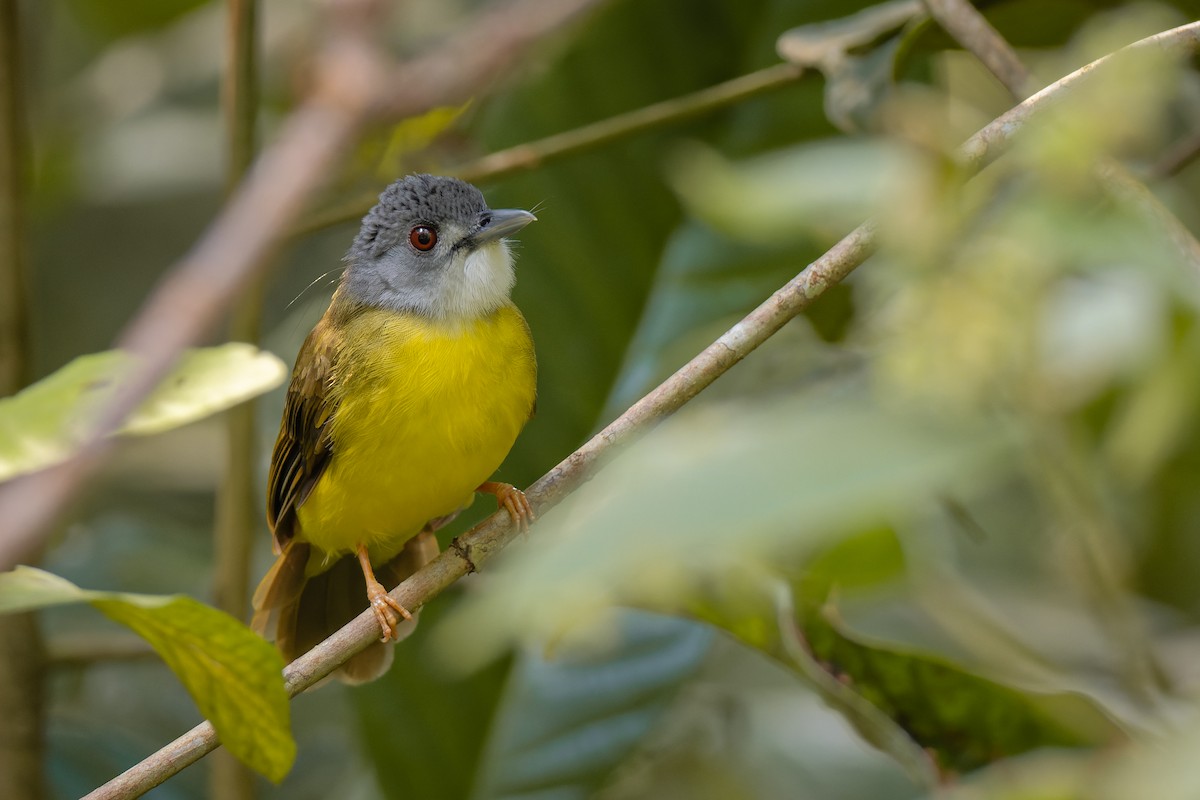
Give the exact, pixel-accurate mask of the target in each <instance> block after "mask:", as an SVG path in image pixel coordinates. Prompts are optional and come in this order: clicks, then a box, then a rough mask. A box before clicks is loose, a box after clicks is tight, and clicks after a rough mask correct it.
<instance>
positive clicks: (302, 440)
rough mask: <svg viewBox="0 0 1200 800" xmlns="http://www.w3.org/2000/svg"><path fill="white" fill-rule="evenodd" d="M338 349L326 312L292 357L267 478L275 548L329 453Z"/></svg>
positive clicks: (288, 535) (288, 533) (290, 529)
mask: <svg viewBox="0 0 1200 800" xmlns="http://www.w3.org/2000/svg"><path fill="white" fill-rule="evenodd" d="M339 350H340V337H339V336H338V333H337V330H336V328H335V326H333V325H332V324H330V322H329V314H326V316H325V317H323V318H322V319H321V321H320V322H318V323H317V325H316V327H314V328H313V330H312V333H310V334H309V335H308V338H307V339H305V340H304V345H303V346H302V347H301V348H300V354H299V355H298V356H296V366H295V368H294V369H293V370H292V382H291V384H289V385H288V391H287V399H286V400H285V401H284V406H283V421H282V423H281V424H280V426H279V437H278V438H277V439H276V440H275V449H274V451H273V452H272V453H271V469H270V472H269V473H268V477H267V523H268V524H269V525H270V526H271V535H272V536H273V537H274V539H275V552H276V553H280V552H282V551H283V548H284V546H285V545H286V544H287V543H288V541H290V540H291V539H292V537H293V536H294V535H295V527H296V509H297V508H298V507H299V506H300V504H301V503H303V502H304V500H305V498H306V497H308V495H309V493H310V492H311V491H312V490H313V487H314V486H316V484H317V480H318V479H319V478H320V477H321V473H323V472H324V471H325V468H326V467H327V466H328V465H329V459H330V458H331V457H332V456H333V443H332V441H331V440H330V436H329V421H330V419H331V418H332V417H333V414H334V412H335V411H336V410H337V401H336V399H335V398H334V397H333V392H332V388H333V384H334V379H335V375H336V369H337V356H338V352H339Z"/></svg>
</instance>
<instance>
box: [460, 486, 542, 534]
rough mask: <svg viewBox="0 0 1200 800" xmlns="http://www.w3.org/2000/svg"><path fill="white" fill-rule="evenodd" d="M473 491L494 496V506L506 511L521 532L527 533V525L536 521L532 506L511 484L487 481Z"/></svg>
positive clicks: (523, 494)
mask: <svg viewBox="0 0 1200 800" xmlns="http://www.w3.org/2000/svg"><path fill="white" fill-rule="evenodd" d="M475 491H477V492H484V493H486V494H490V495H495V497H496V504H497V505H498V506H500V507H501V508H505V509H507V510H508V515H509V516H510V517H512V521H513V522H515V523H516V524H517V527H518V528H520V529H521V531H522V532H525V531H528V530H529V523H531V522H533V521H534V520H535V519H537V517H536V516H535V515H534V513H533V506H531V505H529V500H528V498H526V497H525V493H524V492H522V491H521V490H520V489H518V488H517V487H515V486H513V485H512V484H511V483H497V482H495V481H487V482H486V483H481V484H479V488H478V489H476V490H475Z"/></svg>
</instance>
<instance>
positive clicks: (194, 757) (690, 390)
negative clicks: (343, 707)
mask: <svg viewBox="0 0 1200 800" xmlns="http://www.w3.org/2000/svg"><path fill="white" fill-rule="evenodd" d="M1160 47H1165V48H1170V49H1172V50H1176V49H1177V50H1180V51H1195V50H1196V49H1198V48H1200V22H1196V23H1192V24H1190V25H1184V26H1182V27H1179V28H1174V29H1172V30H1169V31H1165V32H1163V33H1160V34H1156V35H1155V36H1152V37H1150V38H1148V39H1144V40H1142V41H1140V42H1137V43H1135V44H1133V45H1130V46H1129V47H1127V48H1125V49H1124V50H1122V51H1119V52H1120V53H1125V54H1128V53H1130V52H1137V51H1139V50H1144V49H1147V48H1160ZM1114 55H1115V54H1114ZM1112 58H1113V55H1109V56H1105V57H1104V58H1102V59H1100V60H1098V61H1096V62H1093V63H1092V64H1089V65H1088V66H1085V67H1083V68H1082V69H1081V70H1079V71H1077V72H1074V73H1072V74H1071V75H1068V76H1067V77H1065V78H1063V79H1062V80H1060V81H1058V82H1057V83H1054V84H1052V85H1050V86H1048V87H1046V88H1045V89H1043V90H1042V91H1041V92H1039V93H1038V94H1036V95H1035V96H1033V97H1031V98H1029V99H1028V100H1026V101H1025V102H1023V103H1021V104H1020V105H1019V106H1017V107H1016V108H1014V109H1012V110H1010V111H1009V112H1007V113H1006V114H1004V115H1002V116H1001V117H999V118H998V119H996V120H994V121H993V122H991V123H990V124H989V125H987V126H986V127H984V128H983V129H982V130H980V131H979V132H978V133H976V134H975V135H974V136H972V137H971V138H970V139H969V140H968V141H967V142H966V143H965V144H964V145H963V147H962V148H960V155H961V156H962V157H963V159H964V161H965V162H966V163H967V164H968V166H969V167H973V168H975V169H980V168H982V166H983V165H984V164H986V163H989V162H990V161H991V160H993V159H994V158H995V157H996V156H997V155H998V154H999V153H1000V152H1001V151H1002V150H1003V149H1004V147H1005V146H1006V145H1007V144H1008V143H1009V141H1010V140H1011V139H1012V137H1014V136H1015V135H1016V134H1017V133H1018V132H1019V131H1020V129H1021V127H1022V126H1023V125H1024V123H1025V122H1028V121H1029V119H1030V118H1032V117H1033V116H1034V115H1035V114H1037V113H1039V112H1041V111H1043V110H1044V109H1045V108H1047V107H1049V106H1051V105H1053V103H1054V101H1055V100H1057V99H1059V98H1060V97H1061V95H1062V94H1063V93H1065V92H1068V91H1070V90H1071V89H1072V88H1073V87H1075V86H1077V85H1078V84H1079V83H1080V82H1081V81H1085V80H1091V79H1093V78H1095V77H1096V76H1100V75H1103V74H1104V70H1103V69H1101V67H1103V66H1104V65H1105V64H1107V63H1111V59H1112ZM875 240H876V234H875V227H874V225H873V224H872V223H871V222H869V221H868V222H866V223H863V224H862V225H860V226H859V227H858V228H856V229H854V230H853V231H851V232H850V233H849V234H848V235H847V236H846V237H845V238H844V239H842V240H841V241H840V242H838V243H837V244H836V245H834V246H833V248H831V249H830V250H829V251H828V252H826V253H825V254H824V255H823V256H821V257H820V258H818V259H817V260H816V261H814V262H813V263H811V264H809V265H808V266H807V267H806V268H805V269H804V270H803V271H802V272H801V273H800V274H799V275H797V276H796V277H795V278H793V279H792V280H791V281H789V282H788V283H787V284H785V285H784V286H783V287H782V288H781V289H779V290H778V291H777V292H775V294H773V295H771V297H770V298H768V299H767V300H766V301H765V302H764V303H763V304H762V305H760V306H759V307H758V308H756V309H754V310H753V311H752V312H750V314H749V315H747V316H746V317H745V318H744V319H742V320H741V321H740V322H738V323H737V324H736V325H734V326H733V327H732V328H730V329H729V330H728V331H726V332H725V333H724V334H723V335H722V336H721V337H720V338H718V339H717V340H716V341H715V342H713V343H712V344H711V345H709V346H708V347H707V348H705V349H704V351H702V352H701V353H700V354H699V355H697V356H696V357H695V358H693V359H692V360H691V361H689V362H688V363H687V364H685V365H684V366H683V367H681V368H680V369H679V370H678V371H677V372H676V373H675V374H674V375H672V376H671V377H670V378H668V379H667V380H666V381H664V382H663V383H662V384H660V385H659V386H658V388H656V389H654V390H653V391H651V392H650V393H649V394H647V395H646V396H645V397H643V398H642V399H641V400H639V401H638V402H637V403H635V404H634V405H633V406H631V407H630V408H629V410H627V411H626V412H625V413H624V414H622V415H621V416H620V417H618V418H617V419H616V420H614V421H613V422H612V423H611V424H609V425H608V427H606V428H605V429H604V430H602V431H600V433H598V434H596V435H595V436H594V437H592V438H591V439H590V440H589V441H588V442H587V443H585V444H584V445H583V446H582V447H580V448H579V449H578V450H576V451H575V452H574V453H572V454H571V455H569V456H568V457H567V458H566V459H564V460H563V461H562V462H561V463H559V464H558V465H557V466H556V467H554V468H553V469H552V470H550V471H549V472H548V473H546V474H545V475H544V476H543V477H542V478H541V479H540V480H538V481H537V482H536V483H534V484H533V486H531V487H530V488H529V490H528V492H527V494H528V497H529V500H530V502H531V503H532V504H533V505H534V508H535V509H536V510H537V511H539V512H544V511H546V510H548V509H550V508H552V507H553V506H555V505H556V504H557V503H559V502H560V501H561V500H562V499H563V498H564V497H566V496H567V495H568V494H570V493H571V492H572V491H574V490H575V489H577V488H578V487H579V486H580V485H582V484H583V483H584V482H586V481H587V480H588V479H589V478H590V477H592V475H594V474H595V472H596V471H597V470H598V469H599V468H600V467H601V466H602V465H603V463H604V461H605V460H607V459H608V458H610V457H611V456H613V455H614V454H615V452H616V450H617V448H619V447H621V446H624V445H627V444H629V443H630V442H632V441H633V440H635V439H636V438H638V437H640V436H641V435H643V434H645V433H646V432H647V431H649V430H650V429H651V428H652V427H653V426H654V425H655V424H656V423H658V422H659V421H660V420H662V419H663V418H664V417H667V416H669V415H670V414H672V413H674V412H675V411H677V410H678V409H679V408H680V407H682V406H683V405H684V404H685V403H687V402H688V401H689V400H691V399H692V398H693V397H695V396H696V395H697V394H699V393H700V392H701V391H702V390H703V389H704V388H705V387H707V386H708V385H710V384H711V383H712V382H713V381H715V380H716V379H717V378H718V377H720V376H721V375H722V374H723V373H724V372H725V371H726V370H728V369H729V368H730V367H732V366H733V365H734V364H736V363H737V362H738V361H741V360H742V359H743V358H745V357H746V356H747V355H748V354H749V353H750V352H752V351H753V350H754V349H755V348H756V347H758V346H759V345H760V344H762V343H763V342H765V341H766V340H767V339H768V338H770V337H771V335H773V334H774V333H775V332H776V331H778V330H779V329H780V328H782V327H783V326H784V325H785V324H786V323H787V322H788V321H789V320H791V319H792V318H793V317H795V316H796V315H797V314H799V313H800V312H801V311H803V310H804V309H805V308H807V307H808V306H809V305H811V304H812V302H813V301H814V300H816V299H817V298H818V297H820V296H821V295H822V294H823V293H824V292H825V291H826V290H827V289H829V287H831V286H833V285H835V284H836V283H838V282H839V281H841V280H842V279H843V278H845V277H846V276H847V275H849V274H850V273H851V272H852V271H853V270H854V269H855V268H856V267H857V266H858V265H860V264H861V263H862V262H863V261H865V260H866V259H867V257H868V256H870V255H871V253H872V252H873V251H874V248H875ZM517 536H518V531H517V530H516V529H515V528H514V526H513V525H512V524H511V522H510V520H509V518H508V515H507V514H506V513H496V514H493V515H492V516H490V517H488V518H487V519H485V520H484V521H483V522H481V523H479V524H478V525H476V526H475V527H474V528H472V529H471V530H470V531H468V532H467V533H465V534H463V535H462V536H460V537H458V538H457V539H455V542H454V546H453V547H450V548H448V549H447V550H446V551H445V552H443V553H442V554H441V555H439V556H438V557H437V558H436V559H434V560H433V561H432V562H430V563H429V564H428V565H426V566H425V567H424V568H423V569H421V570H420V571H419V572H417V573H416V574H415V575H413V576H412V577H410V578H408V579H407V580H406V581H404V582H403V583H402V584H400V585H399V586H397V587H396V588H395V589H393V590H392V592H391V595H392V597H393V598H395V599H396V600H397V601H399V602H400V604H401V605H403V606H404V607H405V608H408V609H413V610H415V609H417V608H420V607H421V606H423V605H424V604H425V603H427V602H429V601H430V600H431V599H433V598H434V597H436V596H437V595H438V594H440V593H441V592H442V591H444V590H445V589H446V588H447V587H449V586H450V585H451V584H453V583H454V582H455V581H457V580H458V579H459V578H461V577H463V576H464V575H466V574H467V573H468V572H469V571H471V570H472V569H473V568H475V567H478V566H481V565H483V564H484V563H486V562H487V561H488V560H489V559H490V558H491V557H492V556H494V555H496V554H497V553H498V552H500V551H501V550H503V549H504V547H505V546H506V545H507V544H508V543H509V542H510V541H511V540H512V539H514V538H516V537H517ZM378 634H379V628H378V623H377V622H376V621H375V618H374V615H373V614H372V612H371V611H369V610H368V611H364V612H363V613H362V614H360V615H359V616H358V617H357V618H355V619H354V620H352V621H351V622H350V623H348V624H347V625H346V626H345V627H343V628H342V629H341V630H339V631H338V632H337V633H335V634H333V635H332V636H330V637H329V638H328V639H326V640H325V641H324V642H322V643H321V644H319V645H317V646H316V647H315V648H313V649H312V650H310V651H309V652H308V653H306V654H304V655H303V656H301V657H300V658H298V659H296V660H295V661H294V662H292V663H291V664H289V665H288V666H287V668H286V669H284V671H283V675H284V680H285V683H286V685H287V690H288V693H289V694H290V695H292V696H295V695H297V694H300V693H301V692H303V691H304V690H305V689H308V688H309V687H311V686H313V685H314V684H315V683H316V682H317V681H319V680H321V679H322V678H323V677H325V676H326V675H329V674H330V673H331V672H333V671H334V670H335V669H337V668H338V667H339V666H341V665H342V664H344V663H345V662H346V660H347V659H349V658H350V657H351V656H353V655H355V654H356V653H358V652H361V651H362V650H363V648H365V647H367V646H368V645H369V644H371V643H372V642H373V641H375V639H376V637H377V636H378ZM217 744H218V742H217V736H216V732H215V731H214V730H213V727H212V725H211V724H210V723H208V722H204V723H201V724H200V725H198V726H196V727H195V728H193V729H192V730H191V731H189V732H188V733H186V734H184V735H183V736H181V737H179V738H178V739H176V740H175V741H174V742H172V743H170V744H169V745H167V746H166V747H164V748H163V749H161V750H159V751H158V752H157V753H154V754H153V755H151V756H149V757H148V758H146V759H145V760H144V761H142V762H141V763H139V764H137V765H135V766H134V767H132V768H130V769H129V770H128V771H126V772H125V773H123V774H121V775H119V776H117V777H116V778H114V779H113V780H112V781H110V782H109V783H107V784H105V785H104V786H102V787H100V788H99V789H97V790H96V791H94V792H92V793H91V794H89V795H88V796H87V797H86V798H85V799H84V800H118V799H119V798H130V797H136V796H138V795H139V794H141V793H142V792H145V791H147V790H148V789H150V788H152V787H154V786H157V785H159V784H160V783H162V782H163V781H165V780H166V779H167V778H169V777H170V776H172V775H174V774H176V773H178V772H179V771H180V770H182V769H184V768H185V767H187V766H189V765H190V764H193V763H195V762H196V761H198V760H200V759H201V758H203V757H204V756H205V755H206V754H208V753H210V752H212V751H213V750H214V749H216V747H217Z"/></svg>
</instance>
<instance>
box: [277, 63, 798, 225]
mask: <svg viewBox="0 0 1200 800" xmlns="http://www.w3.org/2000/svg"><path fill="white" fill-rule="evenodd" d="M804 73H805V69H804V68H803V67H800V66H797V65H795V64H775V65H774V66H770V67H766V68H765V69H760V70H758V71H757V72H750V73H747V74H745V75H740V76H738V77H736V78H732V79H730V80H727V81H725V82H724V83H718V84H716V85H714V86H708V87H705V88H703V89H700V90H698V91H695V92H692V93H690V94H685V95H680V96H679V97H672V98H671V99H669V100H663V101H661V102H658V103H653V104H651V105H648V106H643V107H642V108H638V109H634V110H633V111H628V112H626V113H624V114H617V115H616V116H614V117H607V118H606V119H602V120H600V121H598V122H593V123H590V124H588V125H584V126H582V127H579V128H575V129H573V130H569V131H563V132H562V133H556V134H554V135H553V136H547V137H545V138H544V139H538V140H536V141H532V142H526V143H524V144H518V145H515V146H513V147H509V148H507V149H504V150H500V151H498V152H495V153H489V154H488V155H486V156H483V157H482V158H477V159H475V160H474V161H469V162H467V163H465V164H460V165H459V166H457V167H451V168H449V169H448V170H447V174H449V175H453V176H455V177H458V178H462V179H463V180H464V181H469V182H471V183H477V182H479V181H484V180H495V179H497V178H502V177H505V176H508V175H511V174H513V173H515V172H521V171H523V170H527V169H534V168H535V167H540V166H541V165H543V164H545V163H547V162H548V161H554V160H557V159H559V158H563V157H565V156H571V155H576V154H578V153H584V152H587V151H588V150H592V149H594V148H597V147H601V146H603V145H606V144H610V143H612V142H614V141H617V140H619V139H624V138H625V137H627V136H634V135H636V134H639V133H643V132H645V131H648V130H653V129H655V128H659V127H662V126H664V125H674V124H677V123H681V122H686V121H687V120H690V119H695V118H696V117H699V116H701V115H703V114H708V113H710V112H712V111H716V110H718V109H721V108H725V107H726V106H730V105H734V104H735V103H740V102H742V101H744V100H748V99H750V98H751V97H757V96H759V95H761V94H765V93H766V92H770V91H774V90H775V89H779V88H782V87H784V86H789V85H791V84H792V83H795V82H796V81H797V80H798V79H799V78H800V77H801V76H802V75H804ZM380 188H382V187H380ZM378 195H379V192H378V191H375V192H372V193H371V194H369V195H364V196H363V197H360V198H357V199H355V200H350V201H347V202H345V203H343V204H341V205H338V206H335V207H333V208H329V209H327V210H323V211H320V212H317V213H315V214H313V215H311V216H310V217H308V218H307V219H304V220H302V221H301V222H300V224H299V225H297V226H296V227H295V228H294V229H293V230H292V235H293V236H303V235H305V234H308V233H312V232H314V231H318V230H321V229H322V228H328V227H330V226H331V225H338V224H340V223H343V222H350V221H353V220H357V219H359V218H361V217H362V215H363V214H366V213H367V212H368V211H370V210H371V206H373V205H375V201H376V200H377V199H378Z"/></svg>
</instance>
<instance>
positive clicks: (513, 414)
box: [297, 305, 537, 563]
mask: <svg viewBox="0 0 1200 800" xmlns="http://www.w3.org/2000/svg"><path fill="white" fill-rule="evenodd" d="M343 342H344V345H343V349H342V351H341V352H339V354H338V358H337V364H338V368H337V380H336V383H335V386H334V387H332V390H333V392H334V396H335V398H336V399H337V401H338V405H337V411H336V413H335V415H334V417H333V419H332V421H331V422H330V423H329V424H330V426H331V427H330V434H331V439H332V442H333V457H332V459H331V460H330V463H329V466H328V467H327V468H326V470H325V472H324V473H323V474H322V476H321V478H320V480H319V481H318V482H317V485H316V486H315V487H314V488H313V491H312V493H311V494H310V495H309V496H308V498H307V499H306V500H305V501H304V503H303V504H302V505H301V506H300V507H299V509H298V510H297V520H298V522H299V531H298V534H299V536H300V538H302V539H303V540H305V541H308V542H310V543H311V544H312V545H313V546H314V547H316V548H318V549H319V550H321V551H324V552H325V553H326V554H329V555H333V554H339V553H346V552H351V551H353V550H354V548H355V547H357V546H358V544H359V543H360V542H365V543H366V544H367V546H368V548H369V550H370V553H371V560H372V561H374V562H376V563H379V562H381V561H383V560H386V559H389V558H391V557H392V556H393V555H395V554H396V553H397V552H399V550H400V548H401V547H402V546H403V544H404V542H405V541H407V540H408V539H409V538H410V537H412V536H413V535H415V534H416V533H418V532H419V531H420V530H421V528H422V527H423V526H424V525H425V523H426V522H428V521H429V520H431V519H434V518H436V517H441V516H444V515H446V514H452V513H454V512H455V511H457V510H459V509H461V508H463V507H465V506H467V505H469V504H470V503H471V500H472V499H473V497H474V490H475V487H477V486H478V485H479V484H481V483H483V482H484V481H486V480H487V479H488V478H489V477H490V476H491V475H492V473H493V472H495V471H496V469H497V468H498V467H499V466H500V463H501V462H502V461H503V460H504V457H505V456H506V455H508V451H509V449H510V448H511V447H512V445H513V442H514V441H515V440H516V438H517V434H518V433H520V431H521V428H522V427H523V426H524V425H525V422H526V420H528V418H529V415H530V413H531V411H532V409H533V403H534V397H535V394H536V382H537V379H536V366H535V362H534V355H533V343H532V341H531V340H530V337H529V329H528V327H527V326H526V324H525V320H524V318H522V317H521V313H520V312H519V311H518V310H517V309H516V307H515V306H512V305H507V306H504V307H502V308H500V309H499V310H497V311H495V312H493V313H492V314H491V315H489V316H487V317H484V318H481V319H479V320H475V321H473V322H466V323H452V324H441V323H434V322H431V321H429V320H427V319H424V318H421V317H418V316H416V315H411V314H398V313H396V312H394V311H381V310H368V311H363V312H361V313H359V314H357V315H355V316H354V317H353V318H352V319H351V320H350V321H349V323H348V324H347V327H346V330H345V332H344V338H343Z"/></svg>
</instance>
